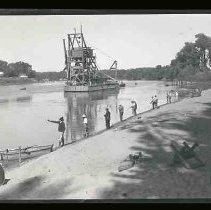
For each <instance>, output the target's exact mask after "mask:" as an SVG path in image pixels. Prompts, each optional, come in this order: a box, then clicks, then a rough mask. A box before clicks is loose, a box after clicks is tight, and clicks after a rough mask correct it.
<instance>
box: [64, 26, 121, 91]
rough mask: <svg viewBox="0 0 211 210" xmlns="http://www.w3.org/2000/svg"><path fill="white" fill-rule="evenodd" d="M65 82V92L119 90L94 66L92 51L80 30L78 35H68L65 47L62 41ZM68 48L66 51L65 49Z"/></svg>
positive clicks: (111, 80)
mask: <svg viewBox="0 0 211 210" xmlns="http://www.w3.org/2000/svg"><path fill="white" fill-rule="evenodd" d="M63 45H64V53H65V69H64V70H66V72H67V81H66V85H65V87H64V91H65V92H92V91H98V90H108V89H115V88H119V83H118V81H117V80H116V79H114V78H113V77H111V76H109V75H106V74H104V73H103V72H102V71H100V70H99V68H98V66H97V64H96V56H95V55H94V53H93V49H92V48H91V47H88V46H87V44H86V42H85V39H84V35H83V33H82V28H81V32H80V33H76V30H75V33H73V34H68V39H67V47H66V43H65V39H63ZM67 48H68V49H67Z"/></svg>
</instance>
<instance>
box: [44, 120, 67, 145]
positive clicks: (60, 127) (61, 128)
mask: <svg viewBox="0 0 211 210" xmlns="http://www.w3.org/2000/svg"><path fill="white" fill-rule="evenodd" d="M48 122H52V123H57V124H59V125H58V131H59V132H60V133H62V134H61V137H60V138H59V146H64V132H65V123H64V118H63V117H60V118H59V121H54V120H48Z"/></svg>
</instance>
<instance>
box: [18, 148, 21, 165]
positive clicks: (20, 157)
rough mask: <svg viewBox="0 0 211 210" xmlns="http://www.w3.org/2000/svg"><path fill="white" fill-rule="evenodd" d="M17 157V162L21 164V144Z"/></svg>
mask: <svg viewBox="0 0 211 210" xmlns="http://www.w3.org/2000/svg"><path fill="white" fill-rule="evenodd" d="M18 157H19V158H18V159H19V164H21V146H19V156H18Z"/></svg>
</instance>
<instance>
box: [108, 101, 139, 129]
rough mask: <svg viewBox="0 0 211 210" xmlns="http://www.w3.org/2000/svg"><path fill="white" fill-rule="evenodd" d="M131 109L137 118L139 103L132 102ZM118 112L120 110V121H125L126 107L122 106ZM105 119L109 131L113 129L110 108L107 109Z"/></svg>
mask: <svg viewBox="0 0 211 210" xmlns="http://www.w3.org/2000/svg"><path fill="white" fill-rule="evenodd" d="M130 108H131V109H132V115H133V116H135V115H136V114H137V103H136V102H135V101H131V106H130ZM118 110H119V119H120V121H123V115H124V106H123V105H121V104H120V105H119V107H118ZM104 117H105V124H106V128H107V129H109V128H110V127H111V125H110V120H111V113H110V111H109V109H108V108H106V113H105V114H104Z"/></svg>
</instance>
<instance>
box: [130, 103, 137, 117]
mask: <svg viewBox="0 0 211 210" xmlns="http://www.w3.org/2000/svg"><path fill="white" fill-rule="evenodd" d="M131 104H132V106H131V108H132V115H133V116H135V115H136V114H137V113H136V110H137V103H136V102H135V101H131Z"/></svg>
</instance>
